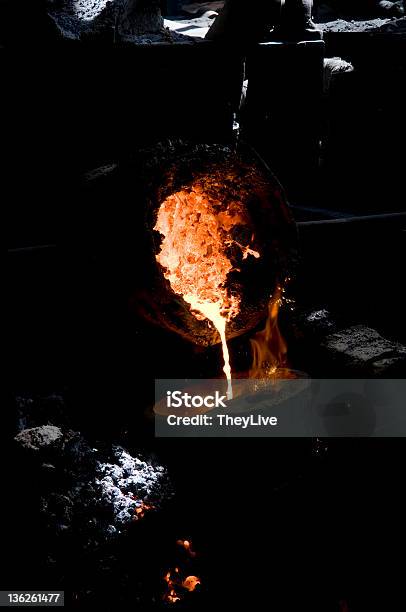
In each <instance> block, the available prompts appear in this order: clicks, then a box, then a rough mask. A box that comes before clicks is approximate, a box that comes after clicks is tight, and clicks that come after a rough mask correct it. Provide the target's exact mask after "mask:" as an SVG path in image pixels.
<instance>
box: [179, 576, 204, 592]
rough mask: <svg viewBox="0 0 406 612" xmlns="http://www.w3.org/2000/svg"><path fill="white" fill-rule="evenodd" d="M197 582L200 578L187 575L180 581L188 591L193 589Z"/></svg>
mask: <svg viewBox="0 0 406 612" xmlns="http://www.w3.org/2000/svg"><path fill="white" fill-rule="evenodd" d="M198 584H200V580H199V578H198V577H197V576H188V577H187V578H185V579H184V581H183V582H182V586H183V588H184V589H187V590H188V591H194V590H195V588H196V587H197V585H198Z"/></svg>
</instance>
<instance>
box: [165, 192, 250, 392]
mask: <svg viewBox="0 0 406 612" xmlns="http://www.w3.org/2000/svg"><path fill="white" fill-rule="evenodd" d="M246 224H247V221H246V219H245V218H244V212H243V211H242V210H241V205H240V204H239V203H231V204H229V205H228V207H227V209H226V210H224V207H223V205H222V202H220V201H218V200H216V199H214V198H213V197H210V196H208V195H207V194H205V193H204V191H203V189H202V188H201V186H200V185H198V184H195V185H194V186H193V187H192V188H190V189H189V190H186V189H183V190H181V191H178V192H176V193H174V194H172V195H170V196H169V197H167V198H166V199H165V200H164V202H163V203H162V204H161V206H160V208H159V211H158V216H157V221H156V225H155V228H154V229H155V230H157V231H158V232H160V234H162V236H163V237H164V238H163V240H162V243H161V251H160V252H159V253H158V254H157V256H156V259H157V261H158V263H160V264H161V266H162V267H163V268H164V270H165V271H164V276H165V278H166V279H168V280H169V282H170V285H171V288H172V290H173V291H174V292H175V293H177V294H178V295H181V296H182V297H183V299H184V300H185V301H186V302H187V303H188V304H190V307H191V310H192V312H193V314H194V316H195V317H196V318H197V319H199V320H201V319H208V320H209V321H210V322H211V323H212V324H213V325H214V326H215V328H216V329H217V331H218V332H219V334H220V339H221V344H222V349H223V357H224V367H223V371H224V373H225V375H226V377H227V381H228V390H227V396H228V399H232V383H231V366H230V356H229V352H228V347H227V341H226V323H227V322H228V321H230V320H231V319H233V318H234V317H235V316H236V315H237V314H238V312H239V310H240V297H239V296H237V295H232V294H231V293H230V292H229V290H228V289H227V287H226V283H227V276H228V274H229V273H230V272H231V270H232V269H233V266H232V264H231V261H230V259H229V257H228V256H227V253H226V250H227V248H229V247H230V246H231V245H235V246H236V247H237V248H240V249H241V250H242V252H243V258H244V259H245V258H246V257H248V255H251V256H254V257H256V258H257V257H259V256H260V254H259V253H258V252H257V251H254V250H253V249H251V248H249V246H241V245H240V244H239V243H238V242H236V241H235V240H233V238H232V230H233V228H234V227H235V226H236V225H246ZM253 239H254V236H252V239H251V241H252V240H253Z"/></svg>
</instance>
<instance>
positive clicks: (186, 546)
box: [176, 540, 196, 557]
mask: <svg viewBox="0 0 406 612" xmlns="http://www.w3.org/2000/svg"><path fill="white" fill-rule="evenodd" d="M176 544H178V545H179V546H182V547H183V548H184V549H185V550H186V551H187V552H188V553H189V556H190V557H195V556H196V553H195V552H194V551H193V550H192V545H191V543H190V542H189V540H177V542H176Z"/></svg>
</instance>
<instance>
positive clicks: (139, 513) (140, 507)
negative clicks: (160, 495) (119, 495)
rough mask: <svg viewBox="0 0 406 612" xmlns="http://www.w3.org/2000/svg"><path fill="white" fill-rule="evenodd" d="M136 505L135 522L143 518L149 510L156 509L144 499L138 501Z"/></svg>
mask: <svg viewBox="0 0 406 612" xmlns="http://www.w3.org/2000/svg"><path fill="white" fill-rule="evenodd" d="M133 499H136V498H133ZM136 503H137V505H136V506H135V514H134V520H135V521H136V520H138V519H140V518H143V517H144V515H145V512H147V511H148V510H153V509H154V506H152V505H151V504H147V503H145V502H144V501H143V500H142V499H140V500H137V501H136Z"/></svg>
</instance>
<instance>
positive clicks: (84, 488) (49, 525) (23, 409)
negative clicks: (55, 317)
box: [14, 395, 173, 549]
mask: <svg viewBox="0 0 406 612" xmlns="http://www.w3.org/2000/svg"><path fill="white" fill-rule="evenodd" d="M60 402H61V398H60V397H59V396H56V395H55V396H49V397H47V398H43V399H42V400H41V401H39V400H38V399H30V398H27V397H18V398H17V406H18V424H19V426H20V431H19V433H18V434H17V435H16V436H15V438H14V439H15V442H16V444H17V450H18V452H19V453H20V454H21V456H22V457H21V458H22V461H23V464H26V465H27V466H29V468H30V470H32V471H33V478H35V479H38V481H41V482H42V483H44V486H43V490H42V491H41V492H40V500H39V506H40V512H41V514H42V517H43V522H44V525H45V528H46V530H47V531H48V533H50V534H54V535H56V536H58V535H60V534H61V533H63V534H64V536H69V535H70V534H71V535H72V537H74V538H79V539H80V540H81V541H82V542H84V545H85V547H86V548H87V549H92V548H94V547H97V546H99V545H100V544H102V543H103V542H107V541H109V540H111V539H112V538H114V537H116V536H118V535H119V534H120V533H123V532H124V531H125V530H126V528H128V527H129V526H130V525H131V524H132V523H134V522H138V521H140V520H143V519H144V516H145V515H146V514H147V513H148V514H152V513H155V512H157V511H159V509H160V507H161V505H162V503H163V502H164V501H165V500H167V499H168V498H169V497H171V496H172V494H173V491H172V487H171V484H170V480H169V477H168V474H167V471H166V469H165V467H164V466H162V465H160V464H159V463H158V462H157V461H155V460H154V459H152V458H151V457H148V456H145V457H144V456H141V455H140V454H136V455H132V454H131V453H130V452H129V451H128V450H126V449H125V448H123V447H122V446H119V445H112V446H110V445H108V446H106V445H103V447H102V450H99V449H98V448H94V447H92V446H91V445H90V444H89V443H88V442H87V440H86V439H85V438H84V437H83V436H82V435H81V434H80V433H79V432H76V431H73V430H71V429H68V428H67V427H65V426H63V425H60V424H59V423H58V426H57V425H53V424H51V419H47V421H45V422H46V423H47V424H44V425H39V424H38V420H37V419H35V415H36V416H37V417H38V416H39V415H41V416H44V415H45V414H46V413H47V412H50V410H49V408H50V407H51V406H53V407H54V408H55V407H59V404H60ZM39 405H40V406H46V407H47V408H46V409H43V410H41V411H40V410H34V408H35V407H37V408H38V406H39ZM53 416H54V417H56V416H57V412H56V411H54V415H53ZM27 425H28V427H27Z"/></svg>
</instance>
